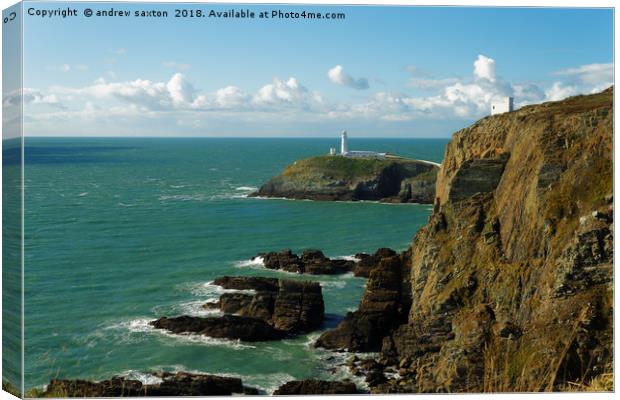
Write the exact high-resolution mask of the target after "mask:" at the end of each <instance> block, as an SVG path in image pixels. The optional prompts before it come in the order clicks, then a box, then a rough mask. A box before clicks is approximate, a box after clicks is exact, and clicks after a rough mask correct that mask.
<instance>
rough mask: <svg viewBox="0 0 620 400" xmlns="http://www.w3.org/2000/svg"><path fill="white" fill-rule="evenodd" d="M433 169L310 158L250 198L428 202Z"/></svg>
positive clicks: (411, 163)
mask: <svg viewBox="0 0 620 400" xmlns="http://www.w3.org/2000/svg"><path fill="white" fill-rule="evenodd" d="M437 170H438V167H437V166H435V165H433V164H430V163H427V162H423V161H417V160H408V159H400V158H388V159H383V160H380V159H360V158H347V157H340V156H320V157H312V158H308V159H304V160H298V161H295V163H293V164H291V165H289V166H288V167H286V168H285V170H284V171H283V172H282V173H281V174H280V175H278V176H275V177H273V178H271V179H270V180H269V181H268V182H266V183H265V184H263V185H262V186H261V187H260V189H259V190H258V192H256V193H253V194H252V196H261V197H286V198H291V199H310V200H324V201H333V200H379V201H384V202H418V203H423V202H428V203H431V202H432V201H433V194H434V184H435V177H436V175H437Z"/></svg>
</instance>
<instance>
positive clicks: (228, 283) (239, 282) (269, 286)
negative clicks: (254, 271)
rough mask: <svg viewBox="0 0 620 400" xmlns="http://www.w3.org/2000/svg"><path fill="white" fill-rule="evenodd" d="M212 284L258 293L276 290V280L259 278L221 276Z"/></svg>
mask: <svg viewBox="0 0 620 400" xmlns="http://www.w3.org/2000/svg"><path fill="white" fill-rule="evenodd" d="M213 284H214V285H217V286H221V287H223V288H224V289H235V290H256V291H258V292H275V291H277V290H278V279H276V278H263V277H259V276H223V277H220V278H216V279H215V280H214V281H213Z"/></svg>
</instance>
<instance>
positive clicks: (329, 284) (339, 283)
mask: <svg viewBox="0 0 620 400" xmlns="http://www.w3.org/2000/svg"><path fill="white" fill-rule="evenodd" d="M320 283H321V287H333V288H336V289H342V288H344V287H345V286H346V285H347V282H346V281H321V282H320Z"/></svg>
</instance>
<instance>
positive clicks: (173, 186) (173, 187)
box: [170, 185, 185, 189]
mask: <svg viewBox="0 0 620 400" xmlns="http://www.w3.org/2000/svg"><path fill="white" fill-rule="evenodd" d="M170 187H171V188H172V189H181V188H184V187H185V185H170Z"/></svg>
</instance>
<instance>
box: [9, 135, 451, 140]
mask: <svg viewBox="0 0 620 400" xmlns="http://www.w3.org/2000/svg"><path fill="white" fill-rule="evenodd" d="M19 138H23V139H46V138H47V139H122V138H126V139H334V140H336V139H337V140H340V137H339V136H338V137H336V136H107V135H106V136H15V137H11V138H2V140H13V139H19ZM353 139H354V140H355V139H451V136H445V137H429V136H423V137H402V136H354V137H353Z"/></svg>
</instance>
